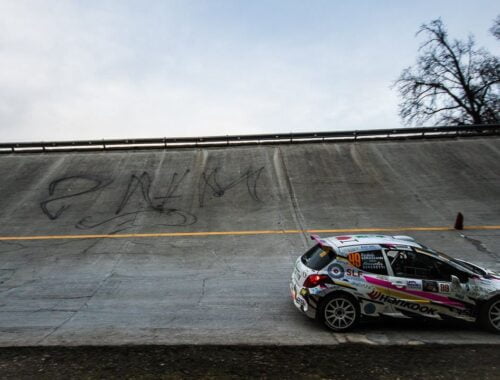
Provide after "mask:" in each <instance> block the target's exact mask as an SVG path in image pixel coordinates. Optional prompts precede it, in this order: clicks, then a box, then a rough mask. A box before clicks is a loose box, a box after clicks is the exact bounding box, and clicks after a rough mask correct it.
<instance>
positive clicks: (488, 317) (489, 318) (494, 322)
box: [478, 297, 500, 334]
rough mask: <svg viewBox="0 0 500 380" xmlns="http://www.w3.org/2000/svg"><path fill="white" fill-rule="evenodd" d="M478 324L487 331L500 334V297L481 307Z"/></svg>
mask: <svg viewBox="0 0 500 380" xmlns="http://www.w3.org/2000/svg"><path fill="white" fill-rule="evenodd" d="M478 322H479V324H480V325H481V326H482V327H483V328H485V329H486V330H489V331H492V332H495V333H497V334H500V297H495V298H492V299H491V300H489V301H487V302H485V303H484V304H483V305H482V306H481V309H480V310H479V319H478Z"/></svg>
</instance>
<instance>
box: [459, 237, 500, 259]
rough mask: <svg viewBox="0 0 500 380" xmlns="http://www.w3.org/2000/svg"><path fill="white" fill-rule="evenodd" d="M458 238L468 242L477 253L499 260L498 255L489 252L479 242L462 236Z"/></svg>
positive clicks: (499, 256) (484, 245)
mask: <svg viewBox="0 0 500 380" xmlns="http://www.w3.org/2000/svg"><path fill="white" fill-rule="evenodd" d="M460 236H461V237H463V238H464V239H465V240H467V241H468V242H470V243H471V244H472V245H473V246H474V248H476V249H477V250H478V251H479V252H481V253H486V254H487V255H489V256H491V257H493V258H495V259H496V260H499V259H500V255H499V254H498V253H496V252H493V251H490V250H489V249H488V247H486V244H484V243H483V242H482V241H481V240H479V239H473V238H471V237H470V236H467V235H464V234H460Z"/></svg>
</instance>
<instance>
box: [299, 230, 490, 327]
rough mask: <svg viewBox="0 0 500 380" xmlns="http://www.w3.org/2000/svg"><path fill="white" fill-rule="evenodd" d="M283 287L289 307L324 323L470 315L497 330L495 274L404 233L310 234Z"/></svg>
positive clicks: (350, 324)
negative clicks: (289, 299)
mask: <svg viewBox="0 0 500 380" xmlns="http://www.w3.org/2000/svg"><path fill="white" fill-rule="evenodd" d="M311 238H312V239H313V240H315V241H316V244H315V245H314V246H313V247H312V248H311V249H309V250H308V251H307V252H306V253H305V254H303V255H302V256H301V257H299V258H298V259H297V261H296V263H295V267H294V270H293V273H292V281H291V283H290V290H291V294H292V299H293V302H294V304H295V306H296V307H297V308H298V309H299V310H301V311H302V312H303V313H305V314H306V315H307V316H309V317H311V318H316V319H317V320H319V321H321V322H323V323H324V324H325V325H326V326H327V327H328V328H330V329H332V330H334V331H337V332H343V331H347V330H350V329H352V328H353V327H354V326H355V325H356V324H357V323H358V321H359V319H360V317H361V316H362V315H365V316H381V315H389V316H398V317H426V318H436V319H453V318H456V319H462V320H466V321H470V322H474V321H477V322H479V323H480V324H481V325H482V326H483V327H485V328H486V329H488V330H490V331H493V332H496V333H500V275H499V274H497V273H494V272H492V271H489V270H487V269H484V268H481V267H479V266H477V265H475V264H471V263H469V262H466V261H463V260H459V259H455V258H452V257H450V256H447V255H445V254H443V253H439V252H436V251H434V250H433V249H430V248H427V247H425V246H424V245H422V244H419V243H417V242H416V241H415V240H414V239H413V238H411V237H408V236H385V235H348V236H336V237H330V238H324V239H322V238H320V237H318V236H316V235H313V236H311Z"/></svg>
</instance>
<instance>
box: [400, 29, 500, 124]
mask: <svg viewBox="0 0 500 380" xmlns="http://www.w3.org/2000/svg"><path fill="white" fill-rule="evenodd" d="M421 33H423V34H425V35H426V37H427V39H426V41H425V42H424V43H423V44H422V45H421V46H420V48H419V52H420V56H419V57H418V58H417V63H416V65H415V66H414V67H408V68H406V69H405V70H403V72H402V73H401V75H400V76H399V78H398V79H397V80H396V82H395V83H394V87H396V88H397V89H398V91H399V93H400V95H401V97H402V102H401V103H400V105H399V107H400V108H399V114H400V116H401V117H402V119H403V121H404V122H405V123H406V124H409V125H411V124H414V123H418V124H421V123H425V122H430V123H433V124H435V125H436V124H445V125H459V124H490V123H498V122H500V62H499V59H498V57H495V56H493V55H492V54H490V53H488V52H487V51H486V50H484V49H481V48H476V44H475V41H474V38H473V37H472V36H469V38H468V39H467V40H466V41H460V40H453V41H450V39H449V38H448V33H447V31H446V29H445V27H444V25H443V23H442V21H441V20H440V19H437V20H434V21H431V22H430V23H429V24H423V25H422V26H421V27H420V30H419V31H418V32H417V35H419V34H421Z"/></svg>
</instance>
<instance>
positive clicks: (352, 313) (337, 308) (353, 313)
mask: <svg viewBox="0 0 500 380" xmlns="http://www.w3.org/2000/svg"><path fill="white" fill-rule="evenodd" d="M359 316H360V309H359V303H358V302H357V301H356V300H355V299H354V297H352V296H350V295H349V294H346V293H334V294H331V295H328V296H327V297H325V299H324V300H323V301H322V302H321V304H320V307H319V309H318V314H317V317H318V319H319V320H320V321H321V322H322V323H323V324H324V325H325V326H326V327H328V328H329V329H330V330H333V331H335V332H344V331H349V330H351V329H352V328H354V326H356V324H357V323H358V321H359Z"/></svg>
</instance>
